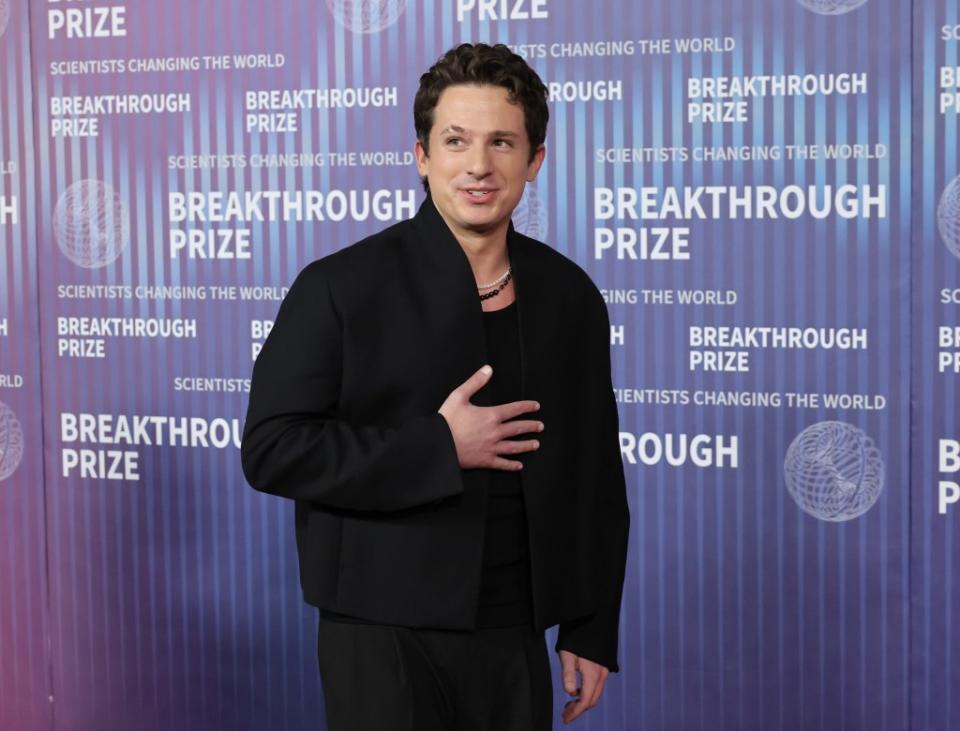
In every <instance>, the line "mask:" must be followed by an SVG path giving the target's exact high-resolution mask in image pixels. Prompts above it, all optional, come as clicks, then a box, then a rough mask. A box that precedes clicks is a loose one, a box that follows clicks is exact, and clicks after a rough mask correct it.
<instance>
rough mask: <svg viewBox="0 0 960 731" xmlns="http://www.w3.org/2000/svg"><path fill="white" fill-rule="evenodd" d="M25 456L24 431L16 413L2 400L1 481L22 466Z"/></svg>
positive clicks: (0, 428)
mask: <svg viewBox="0 0 960 731" xmlns="http://www.w3.org/2000/svg"><path fill="white" fill-rule="evenodd" d="M22 458H23V431H22V430H21V429H20V422H19V421H17V416H16V414H14V413H13V410H12V409H11V408H10V407H9V406H7V405H6V404H5V403H3V401H0V482H2V481H3V480H5V479H7V478H8V477H10V475H12V474H13V473H14V472H16V471H17V467H19V466H20V460H21V459H22Z"/></svg>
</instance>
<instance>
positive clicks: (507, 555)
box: [477, 303, 533, 627]
mask: <svg viewBox="0 0 960 731" xmlns="http://www.w3.org/2000/svg"><path fill="white" fill-rule="evenodd" d="M483 324H484V330H485V332H486V338H487V358H488V363H489V364H490V365H491V366H492V367H493V376H492V377H491V378H490V381H489V382H488V383H487V385H486V386H485V387H484V388H486V389H487V390H488V393H489V398H490V401H489V403H491V404H494V405H498V404H505V403H509V402H511V401H518V400H519V399H520V388H521V386H520V332H519V329H518V323H517V306H516V303H514V304H511V305H508V306H507V307H504V308H503V309H500V310H493V311H489V312H484V313H483ZM518 418H519V419H529V418H531V417H530V415H529V414H522V415H521V416H519V417H518ZM517 438H518V439H521V440H527V439H530V438H531V436H530V435H529V434H523V435H520V436H519V437H517ZM507 459H512V460H517V459H520V460H521V461H522V455H508V456H507ZM489 472H490V474H489V482H488V494H487V513H486V530H485V534H484V543H483V570H482V573H481V577H480V600H479V603H478V607H477V626H478V627H507V626H511V625H518V624H525V623H530V622H532V621H533V598H532V590H531V586H530V556H529V549H528V548H527V543H528V537H527V520H526V513H525V511H524V503H523V492H522V490H521V482H520V475H519V474H518V473H517V472H508V471H505V470H490V471H489Z"/></svg>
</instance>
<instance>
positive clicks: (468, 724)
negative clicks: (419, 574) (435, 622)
mask: <svg viewBox="0 0 960 731" xmlns="http://www.w3.org/2000/svg"><path fill="white" fill-rule="evenodd" d="M318 650H319V658H320V679H321V681H322V683H323V695H324V699H325V702H326V714H327V729H328V731H550V729H551V728H552V725H553V718H552V715H553V685H552V681H551V679H550V661H549V658H548V656H547V649H546V644H545V641H544V637H543V634H542V633H536V632H534V631H533V630H532V629H531V628H530V627H529V626H523V627H506V628H500V629H480V630H477V631H475V632H455V631H447V630H423V629H408V628H405V627H387V626H383V625H374V624H352V623H348V622H339V621H334V620H331V619H329V618H326V617H321V619H320V632H319V643H318Z"/></svg>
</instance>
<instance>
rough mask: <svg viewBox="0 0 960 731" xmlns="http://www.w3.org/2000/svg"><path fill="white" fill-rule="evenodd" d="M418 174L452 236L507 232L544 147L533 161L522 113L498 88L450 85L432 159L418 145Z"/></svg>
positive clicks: (439, 112)
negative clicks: (427, 187)
mask: <svg viewBox="0 0 960 731" xmlns="http://www.w3.org/2000/svg"><path fill="white" fill-rule="evenodd" d="M416 155H417V170H418V171H419V172H420V175H421V176H425V177H426V178H427V182H428V183H429V184H430V195H431V197H432V198H433V202H434V204H435V205H436V206H437V210H438V211H439V212H440V215H441V216H442V217H443V220H444V221H446V223H447V225H448V226H449V227H450V229H451V230H452V231H453V233H454V235H458V234H466V235H468V236H475V235H477V234H497V233H499V232H500V231H501V230H502V231H503V232H506V229H507V226H508V224H509V222H510V216H511V215H512V214H513V209H514V208H516V207H517V204H518V203H519V202H520V196H521V195H522V194H523V187H524V185H526V183H527V182H529V181H532V180H533V179H534V178H536V177H537V172H538V171H539V170H540V165H541V164H542V163H543V156H544V148H543V145H541V146H540V147H539V149H537V151H536V153H535V154H534V156H533V159H531V157H530V141H529V140H528V139H527V130H526V127H525V126H524V117H523V108H522V107H521V106H520V105H519V104H511V103H510V100H509V93H508V92H507V90H506V89H504V88H502V87H499V86H467V85H457V86H449V87H447V88H446V89H444V90H443V92H442V93H441V94H440V98H439V99H438V100H437V106H436V109H434V111H433V127H432V128H431V129H430V155H429V156H427V152H426V150H424V149H423V146H422V145H421V144H420V142H419V141H418V142H417V144H416Z"/></svg>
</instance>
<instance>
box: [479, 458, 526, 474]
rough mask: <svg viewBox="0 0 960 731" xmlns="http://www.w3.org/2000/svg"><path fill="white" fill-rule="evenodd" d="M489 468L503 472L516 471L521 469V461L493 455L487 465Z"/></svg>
mask: <svg viewBox="0 0 960 731" xmlns="http://www.w3.org/2000/svg"><path fill="white" fill-rule="evenodd" d="M488 467H490V469H494V470H504V471H505V472H516V471H517V470H522V469H523V463H522V462H516V461H514V460H512V459H503V457H494V458H493V460H492V461H491V462H490V464H489V465H488Z"/></svg>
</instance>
